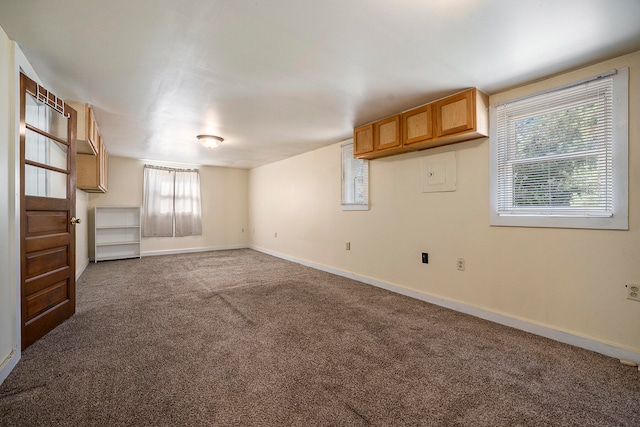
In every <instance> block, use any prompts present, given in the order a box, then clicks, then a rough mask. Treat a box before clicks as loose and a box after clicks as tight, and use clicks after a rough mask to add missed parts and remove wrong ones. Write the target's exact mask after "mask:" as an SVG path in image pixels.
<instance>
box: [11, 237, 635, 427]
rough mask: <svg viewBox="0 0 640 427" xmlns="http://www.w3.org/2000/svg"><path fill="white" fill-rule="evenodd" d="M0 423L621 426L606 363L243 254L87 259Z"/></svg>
mask: <svg viewBox="0 0 640 427" xmlns="http://www.w3.org/2000/svg"><path fill="white" fill-rule="evenodd" d="M0 425H2V426H64V425H68V426H125V425H126V426H146V425H153V426H180V425H193V426H199V425H202V426H205V425H215V426H217V425H220V426H229V425H234V426H236V425H237V426H279V425H295V426H315V425H323V426H366V425H376V426H391V425H414V426H492V427H495V426H565V425H567V426H639V425H640V373H639V372H638V370H637V369H635V368H631V367H626V366H623V365H621V364H620V363H619V361H618V360H616V359H612V358H609V357H605V356H602V355H600V354H596V353H593V352H589V351H586V350H582V349H579V348H575V347H571V346H568V345H565V344H561V343H558V342H555V341H552V340H548V339H545V338H541V337H538V336H535V335H531V334H527V333H524V332H521V331H518V330H514V329H511V328H508V327H504V326H501V325H497V324H493V323H491V322H487V321H483V320H480V319H477V318H474V317H471V316H468V315H464V314H461V313H457V312H454V311H451V310H447V309H444V308H441V307H438V306H434V305H431V304H427V303H425V302H422V301H418V300H414V299H411V298H407V297H404V296H401V295H397V294H393V293H391V292H387V291H385V290H382V289H378V288H375V287H372V286H369V285H365V284H362V283H359V282H356V281H353V280H349V279H345V278H342V277H338V276H335V275H331V274H328V273H325V272H322V271H318V270H314V269H311V268H307V267H304V266H301V265H298V264H295V263H291V262H287V261H284V260H281V259H278V258H274V257H271V256H268V255H265V254H262V253H259V252H255V251H252V250H248V249H247V250H234V251H219V252H207V253H196V254H184V255H172V256H160V257H147V258H143V259H140V260H126V261H111V262H102V263H98V264H91V265H89V267H88V268H87V270H86V271H85V272H84V273H83V275H82V277H81V278H80V280H79V281H78V284H77V313H76V315H75V316H73V317H72V318H71V319H69V320H67V321H66V322H65V323H63V324H62V325H60V326H59V327H58V328H56V329H55V330H53V331H51V332H50V333H49V334H48V335H47V336H45V337H44V338H43V339H41V340H40V341H38V342H37V343H36V344H34V345H33V346H31V347H29V348H28V349H27V350H26V351H25V352H24V353H23V356H22V359H21V361H20V362H19V363H18V366H17V367H16V368H15V369H14V371H13V372H12V373H11V374H10V375H9V377H8V378H7V380H6V381H5V382H4V384H2V386H0Z"/></svg>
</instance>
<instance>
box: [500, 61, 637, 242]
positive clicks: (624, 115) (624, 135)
mask: <svg viewBox="0 0 640 427" xmlns="http://www.w3.org/2000/svg"><path fill="white" fill-rule="evenodd" d="M608 75H612V78H613V113H612V114H613V120H612V135H613V138H612V166H613V210H612V215H611V216H608V217H602V216H568V215H552V214H534V213H530V212H528V213H525V214H508V215H506V214H499V213H498V196H499V190H498V185H499V179H500V177H499V176H498V175H499V174H498V151H499V147H498V145H499V141H498V122H497V120H498V118H497V114H496V111H497V108H498V106H499V105H504V104H507V103H509V102H514V101H517V100H521V99H524V98H529V97H535V96H542V95H545V94H549V93H554V92H556V91H559V90H562V89H566V88H568V87H571V86H576V85H579V84H583V83H586V82H588V81H591V80H594V79H597V78H599V77H603V76H608ZM489 119H490V215H489V224H490V225H491V226H513V227H549V228H582V229H611V230H628V229H629V207H628V205H629V204H628V193H629V191H628V185H629V166H628V163H629V69H628V67H624V68H620V69H617V70H612V71H610V72H608V73H603V74H600V75H599V76H594V77H591V78H588V79H583V80H579V81H575V82H573V83H570V84H567V85H563V86H560V87H555V88H552V89H550V90H546V91H542V92H537V93H533V94H531V95H527V96H525V97H520V98H514V99H509V100H506V101H504V102H500V103H499V104H493V105H491V106H490V107H489Z"/></svg>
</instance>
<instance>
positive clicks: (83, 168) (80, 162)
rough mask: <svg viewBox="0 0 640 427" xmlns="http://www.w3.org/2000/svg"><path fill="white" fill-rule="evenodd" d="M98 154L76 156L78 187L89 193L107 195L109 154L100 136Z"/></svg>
mask: <svg viewBox="0 0 640 427" xmlns="http://www.w3.org/2000/svg"><path fill="white" fill-rule="evenodd" d="M97 148H98V154H97V155H95V156H94V155H92V154H78V155H77V156H76V186H77V187H78V188H79V189H80V190H84V191H86V192H88V193H106V192H107V177H108V172H109V153H107V149H106V148H105V146H104V143H103V142H102V137H101V136H100V135H98V147H97Z"/></svg>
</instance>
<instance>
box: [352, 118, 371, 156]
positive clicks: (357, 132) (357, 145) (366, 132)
mask: <svg viewBox="0 0 640 427" xmlns="http://www.w3.org/2000/svg"><path fill="white" fill-rule="evenodd" d="M369 153H373V123H370V124H368V125H364V126H360V127H359V128H355V129H354V130H353V155H354V156H355V157H357V158H362V156H365V155H367V154H369Z"/></svg>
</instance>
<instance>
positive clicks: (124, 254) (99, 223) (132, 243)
mask: <svg viewBox="0 0 640 427" xmlns="http://www.w3.org/2000/svg"><path fill="white" fill-rule="evenodd" d="M94 224H95V236H94V239H95V240H94V242H95V246H94V262H98V261H105V260H112V259H126V258H140V256H141V252H140V207H139V206H96V207H95V212H94Z"/></svg>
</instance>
